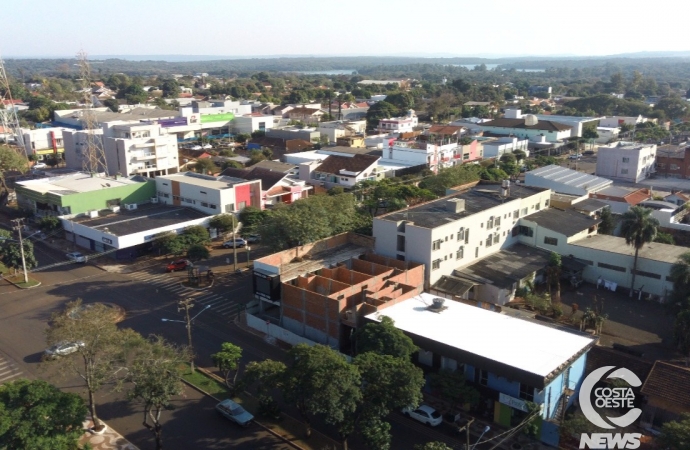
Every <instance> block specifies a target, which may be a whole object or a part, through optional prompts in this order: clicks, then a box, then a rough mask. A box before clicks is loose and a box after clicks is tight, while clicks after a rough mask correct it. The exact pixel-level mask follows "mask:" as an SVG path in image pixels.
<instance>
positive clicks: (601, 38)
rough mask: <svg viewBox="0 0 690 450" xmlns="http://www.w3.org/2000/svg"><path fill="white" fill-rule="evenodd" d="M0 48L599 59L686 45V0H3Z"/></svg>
mask: <svg viewBox="0 0 690 450" xmlns="http://www.w3.org/2000/svg"><path fill="white" fill-rule="evenodd" d="M2 5H3V8H2V12H1V13H0V17H2V22H3V25H2V27H0V55H1V56H2V57H3V58H12V57H49V58H56V57H73V56H74V55H75V54H76V53H77V52H78V51H79V50H82V49H83V50H84V51H85V52H86V53H87V54H88V55H94V56H95V55H212V56H234V57H248V56H257V57H262V56H264V57H265V56H275V55H291V56H297V55H305V56H307V55H313V56H324V55H328V56H359V55H361V56H365V55H366V56H429V57H438V56H479V57H489V58H490V57H498V56H571V55H577V56H595V55H612V54H620V53H630V52H640V51H688V50H690V38H688V34H687V22H688V17H690V2H687V1H682V0H657V1H655V2H613V1H606V0H598V1H595V0H580V1H567V2H566V1H562V0H529V1H515V0H472V1H466V0H426V1H418V0H345V1H338V0H293V1H289V0H165V1H163V0H102V1H100V2H94V1H93V0H88V1H87V0H63V1H55V0H31V1H26V0H2Z"/></svg>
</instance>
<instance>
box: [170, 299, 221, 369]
mask: <svg viewBox="0 0 690 450" xmlns="http://www.w3.org/2000/svg"><path fill="white" fill-rule="evenodd" d="M179 305H180V306H179V308H177V310H178V311H182V310H184V312H185V320H175V319H165V318H162V319H161V322H179V323H184V324H185V325H186V327H187V341H188V344H189V351H190V352H192V354H191V356H190V357H191V360H190V361H189V367H190V368H191V371H192V372H194V350H193V348H192V323H193V322H194V319H196V318H197V317H199V315H201V313H202V312H204V311H206V310H207V309H209V308H210V307H211V305H206V307H205V308H204V309H202V310H201V311H199V314H197V315H196V316H194V317H191V318H190V317H189V310H190V309H192V308H193V307H194V303H192V299H191V298H188V299H186V300H180V301H179Z"/></svg>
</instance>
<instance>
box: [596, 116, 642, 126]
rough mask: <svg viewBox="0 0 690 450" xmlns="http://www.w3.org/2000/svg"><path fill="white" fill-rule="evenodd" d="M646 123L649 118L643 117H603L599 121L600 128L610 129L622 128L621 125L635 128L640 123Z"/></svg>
mask: <svg viewBox="0 0 690 450" xmlns="http://www.w3.org/2000/svg"><path fill="white" fill-rule="evenodd" d="M646 121H647V118H646V117H642V116H637V117H635V116H611V117H602V118H601V119H599V126H600V127H608V128H620V126H621V125H631V126H633V127H634V126H635V125H637V124H638V123H644V122H646Z"/></svg>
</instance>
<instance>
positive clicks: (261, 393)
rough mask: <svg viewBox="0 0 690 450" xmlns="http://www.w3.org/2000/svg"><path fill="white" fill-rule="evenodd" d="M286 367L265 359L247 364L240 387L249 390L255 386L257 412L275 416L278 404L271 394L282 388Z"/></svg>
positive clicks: (280, 363)
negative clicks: (257, 400) (257, 401)
mask: <svg viewBox="0 0 690 450" xmlns="http://www.w3.org/2000/svg"><path fill="white" fill-rule="evenodd" d="M286 372H287V366H286V365H285V364H283V363H282V362H280V361H273V360H271V359H266V360H264V361H260V362H257V361H252V362H250V363H249V364H247V368H246V370H245V371H244V376H243V377H242V381H241V386H242V387H243V388H245V387H247V388H251V387H253V386H256V396H257V398H258V399H259V411H260V412H261V413H265V414H267V415H273V416H276V415H277V413H278V410H279V407H278V402H277V401H276V400H275V399H274V398H273V396H272V395H271V392H272V391H273V390H275V389H280V388H282V387H283V384H284V381H285V374H286Z"/></svg>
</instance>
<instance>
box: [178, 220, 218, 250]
mask: <svg viewBox="0 0 690 450" xmlns="http://www.w3.org/2000/svg"><path fill="white" fill-rule="evenodd" d="M180 237H181V239H182V241H183V242H184V244H185V246H186V247H187V248H189V247H191V246H192V245H197V244H198V245H208V244H210V243H211V236H210V235H209V234H208V230H207V229H206V227H204V226H203V225H191V226H188V227H187V228H185V229H184V231H183V232H182V235H181V236H180Z"/></svg>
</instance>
